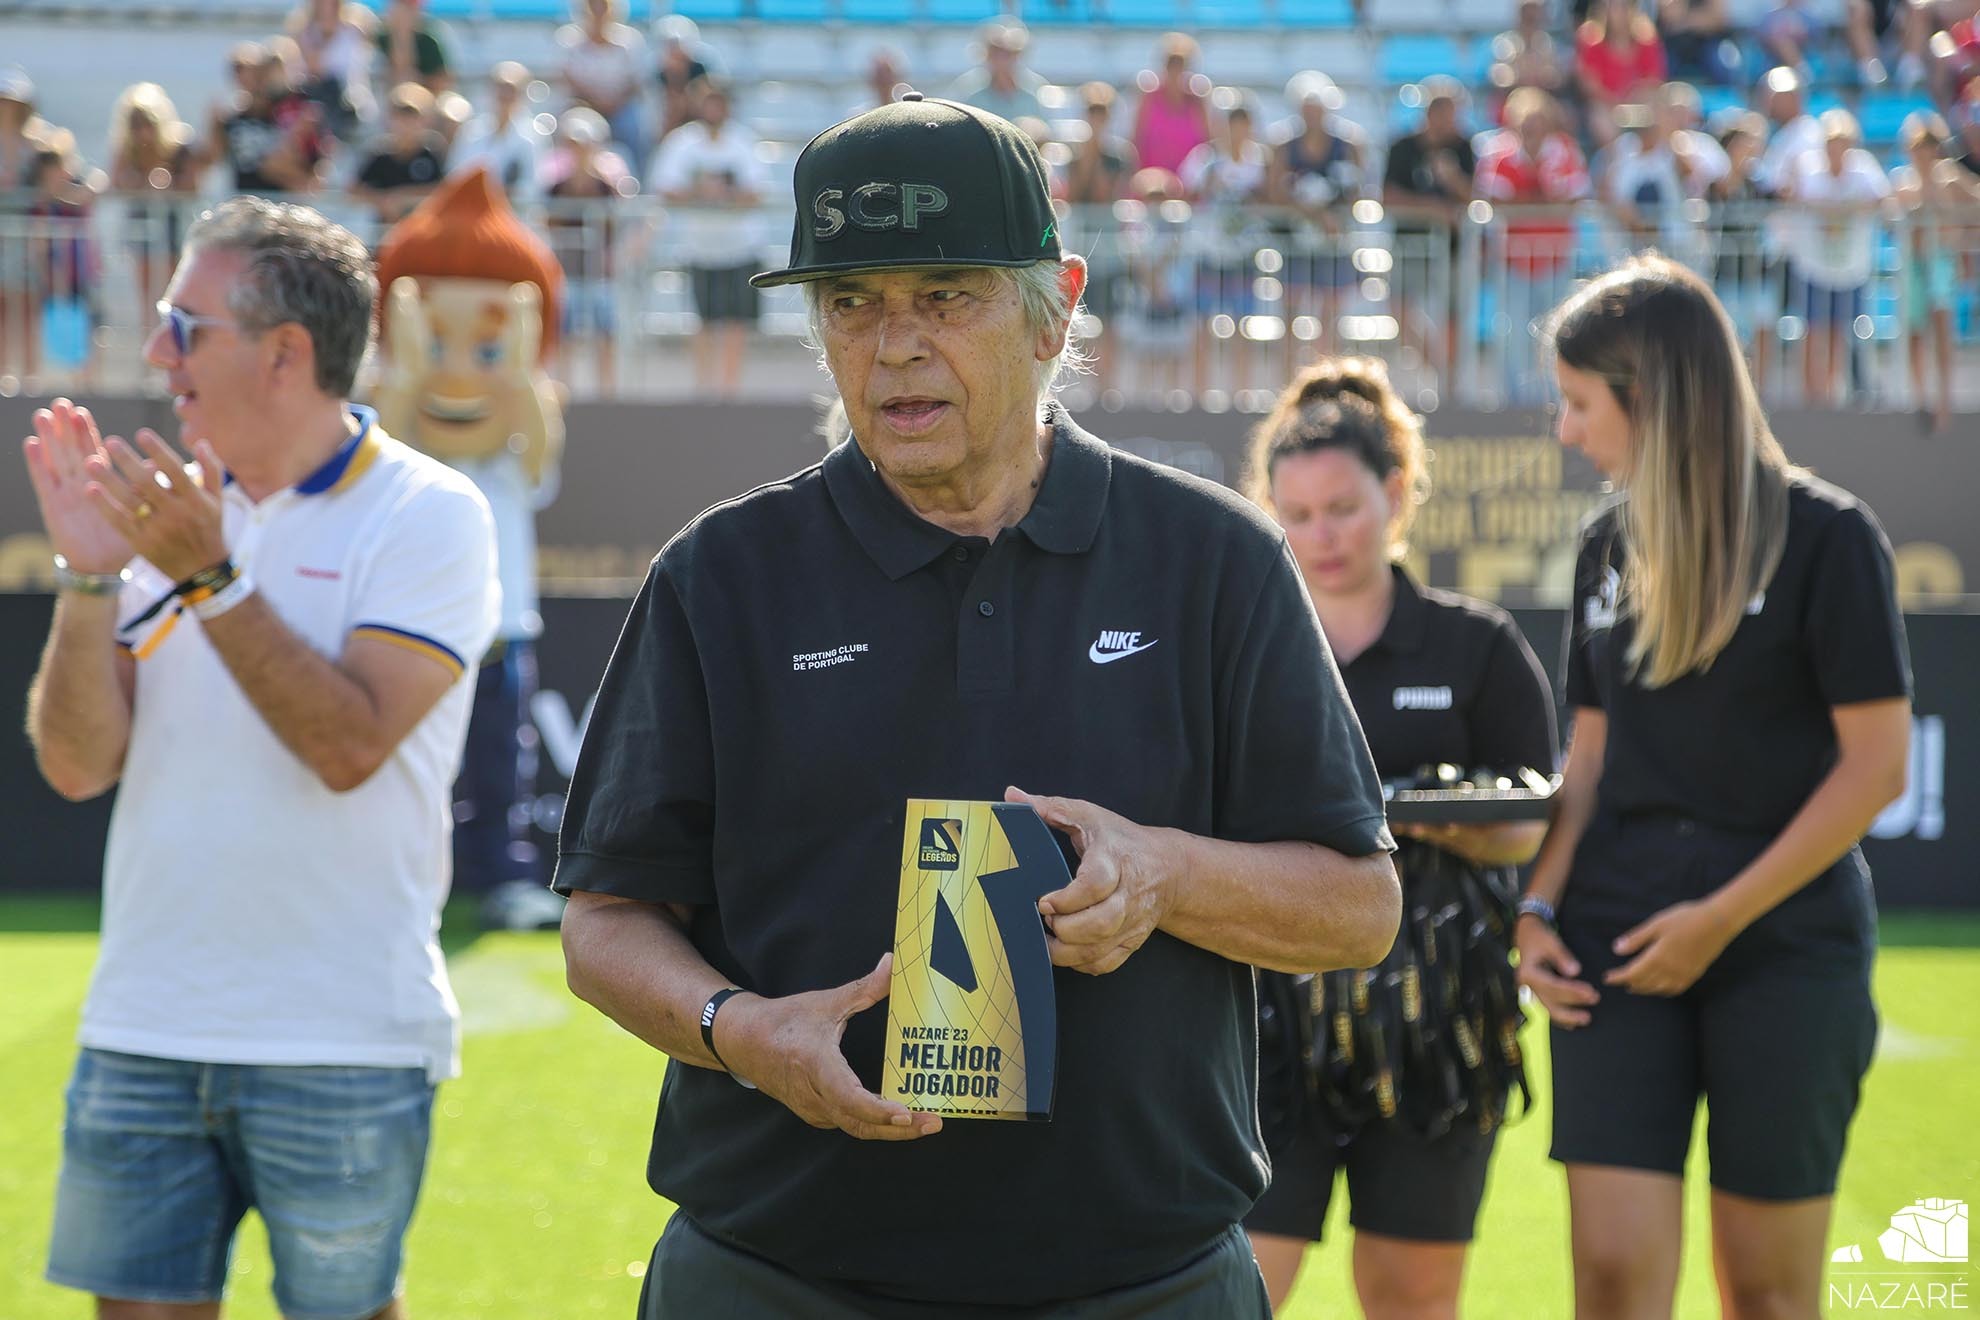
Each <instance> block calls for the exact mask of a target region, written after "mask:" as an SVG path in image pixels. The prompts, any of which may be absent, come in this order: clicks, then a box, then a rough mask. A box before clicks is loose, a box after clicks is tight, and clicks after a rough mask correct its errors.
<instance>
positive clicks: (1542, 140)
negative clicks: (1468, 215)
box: [1478, 87, 1589, 279]
mask: <svg viewBox="0 0 1980 1320" xmlns="http://www.w3.org/2000/svg"><path fill="white" fill-rule="evenodd" d="M1560 122H1561V119H1560V108H1559V106H1557V105H1556V104H1555V102H1554V98H1552V97H1551V96H1548V95H1547V94H1546V93H1544V92H1541V91H1538V90H1537V89H1534V88H1530V87H1526V88H1521V89H1520V90H1518V91H1516V92H1514V93H1513V94H1512V95H1511V96H1510V97H1507V98H1506V124H1507V127H1505V128H1503V129H1501V130H1500V131H1498V132H1497V133H1494V134H1493V135H1492V136H1491V137H1490V138H1488V139H1487V140H1486V144H1485V148H1484V150H1483V151H1482V152H1481V153H1480V154H1479V157H1478V195H1479V196H1480V197H1483V198H1486V199H1488V200H1491V201H1495V202H1504V203H1510V204H1512V205H1515V206H1517V205H1520V204H1525V205H1528V206H1535V205H1549V204H1551V205H1561V204H1564V203H1567V202H1573V201H1577V200H1579V199H1580V198H1583V197H1586V196H1587V195H1588V187H1589V184H1588V162H1587V161H1586V160H1585V159H1584V158H1583V157H1582V154H1581V148H1580V147H1577V146H1576V145H1575V144H1574V139H1573V138H1571V137H1569V136H1568V135H1567V134H1566V133H1564V132H1562V131H1561V130H1560ZM1505 238H1506V254H1507V255H1506V266H1507V269H1509V270H1511V271H1512V272H1513V273H1515V274H1517V275H1522V276H1525V277H1527V278H1529V279H1532V278H1538V277H1540V276H1545V275H1551V274H1553V273H1554V272H1555V271H1558V270H1559V269H1560V268H1561V267H1562V266H1563V265H1565V264H1566V263H1567V260H1568V256H1569V255H1570V253H1571V252H1572V251H1573V248H1574V225H1573V224H1572V223H1571V222H1570V221H1568V220H1567V219H1565V218H1554V217H1548V218H1545V219H1539V218H1531V219H1528V218H1515V219H1511V220H1508V221H1507V222H1506V227H1505Z"/></svg>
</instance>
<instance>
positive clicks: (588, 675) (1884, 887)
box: [0, 593, 1980, 909]
mask: <svg viewBox="0 0 1980 1320" xmlns="http://www.w3.org/2000/svg"><path fill="white" fill-rule="evenodd" d="M51 603H52V598H51V597H49V596H47V595H43V594H36V593H25V594H8V593H0V694H6V700H7V701H8V702H9V703H10V705H11V709H12V710H13V711H15V712H16V715H14V716H12V717H9V718H8V719H6V720H5V721H4V723H0V839H4V840H5V842H4V844H0V893H29V892H48V891H66V892H72V893H73V892H93V891H94V890H95V889H96V888H97V887H98V883H99V876H100V868H101V865H102V859H103V833H104V829H105V826H106V825H107V823H108V821H109V802H110V799H109V797H108V796H107V795H106V796H105V797H103V798H99V799H97V800H96V801H93V802H86V803H70V802H65V801H63V800H62V799H61V798H60V797H59V796H57V795H56V794H55V793H54V792H53V791H52V790H51V789H49V788H48V787H47V785H45V784H44V783H43V782H42V780H41V776H40V774H39V773H38V772H37V771H36V769H35V765H34V757H33V754H32V752H31V751H30V749H29V747H28V743H27V738H26V736H25V735H24V734H23V732H22V730H21V721H20V719H19V718H18V712H20V711H21V710H22V709H23V706H24V702H25V699H26V694H27V685H28V680H29V678H30V677H31V676H32V674H33V672H34V667H35V663H36V661H37V660H38V658H39V656H40V652H41V646H42V642H43V640H44V638H45V637H46V635H47V629H48V617H49V611H50V606H51ZM628 603H629V602H628V601H627V600H625V599H622V598H618V597H613V596H596V597H564V596H551V597H547V598H545V600H544V601H543V617H544V624H545V631H544V637H543V641H542V643H541V645H540V648H539V652H538V654H539V659H540V662H541V673H542V690H541V691H540V692H539V693H538V695H537V700H536V703H535V708H534V711H533V715H534V722H535V724H536V728H537V731H538V733H539V734H540V735H541V739H542V748H543V753H544V754H543V756H542V759H541V766H542V768H541V774H540V778H539V781H538V796H537V800H536V810H535V822H536V834H537V841H538V843H539V844H540V845H542V854H543V856H544V857H545V859H546V862H545V865H546V866H547V865H548V859H549V858H551V857H554V856H555V851H556V831H557V828H558V825H559V824H560V823H561V820H562V813H563V795H564V788H565V785H566V784H567V782H568V779H569V775H570V772H571V767H572V765H573V764H574V763H575V760H576V757H577V749H578V741H579V737H580V735H581V731H582V725H583V721H584V719H585V717H586V715H587V714H588V713H589V711H590V703H591V694H592V692H593V691H594V690H595V689H596V687H597V683H598V678H599V676H600V675H601V674H602V673H603V672H604V669H605V661H606V659H607V658H608V657H609V656H610V655H611V653H612V646H613V643H614V642H615V641H616V640H617V638H618V634H619V626H620V624H621V623H622V622H624V619H625V613H626V609H627V605H628ZM1513 615H1514V617H1515V618H1516V619H1517V620H1518V621H1519V625H1520V627H1521V628H1522V629H1523V630H1524V631H1525V633H1526V635H1527V638H1528V639H1529V640H1530V641H1531V642H1532V644H1533V648H1534V650H1535V651H1536V652H1537V653H1538V654H1539V656H1540V657H1541V659H1542V661H1543V662H1544V663H1545V664H1546V665H1547V667H1548V670H1549V671H1550V675H1551V674H1552V673H1553V671H1554V670H1555V669H1556V667H1557V665H1558V663H1559V660H1560V653H1561V630H1562V626H1563V625H1564V623H1565V622H1566V616H1565V615H1564V614H1563V613H1562V612H1561V611H1558V610H1537V609H1516V610H1514V611H1513ZM1905 626H1906V628H1907V630H1908V631H1909V634H1910V639H1911V659H1912V666H1913V670H1914V673H1915V675H1916V679H1917V692H1918V696H1917V703H1916V707H1915V716H1914V722H1913V737H1912V764H1911V775H1910V782H1909V785H1908V786H1907V788H1906V790H1905V795H1904V797H1902V798H1900V799H1899V800H1898V801H1897V802H1896V803H1894V804H1892V806H1891V807H1890V808H1889V809H1888V810H1886V811H1885V812H1884V814H1883V815H1882V816H1881V817H1880V818H1879V820H1878V822H1877V825H1876V827H1875V828H1874V829H1873V831H1872V835H1871V837H1870V838H1869V839H1867V840H1866V841H1865V843H1864V852H1865V854H1866V855H1867V856H1868V857H1869V859H1870V866H1871V869H1872V871H1873V872H1874V873H1875V875H1876V882H1877V893H1878V898H1879V901H1880V902H1881V903H1883V904H1884V905H1885V906H1887V907H1892V908H1900V907H1903V908H1968V909H1976V908H1980V885H1977V884H1975V883H1974V879H1975V865H1974V861H1973V859H1974V858H1975V857H1976V856H1980V812H1976V811H1975V810H1974V809H1973V808H1974V806H1975V805H1976V800H1975V795H1976V792H1980V684H1975V683H1974V682H1973V681H1972V674H1971V669H1972V663H1973V657H1975V656H1976V655H1980V615H1975V614H1909V615H1907V616H1906V617H1905ZM1103 805H1104V804H1103ZM218 819H219V823H218V824H216V828H224V820H225V812H224V811H223V812H222V813H221V816H220V817H219V818H218Z"/></svg>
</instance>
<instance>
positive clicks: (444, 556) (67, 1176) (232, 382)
mask: <svg viewBox="0 0 1980 1320" xmlns="http://www.w3.org/2000/svg"><path fill="white" fill-rule="evenodd" d="M376 295H377V284H376V282H375V281H374V280H373V278H372V274H371V263H370V259H369V257H368V256H367V254H366V252H365V249H364V245H363V244H362V243H360V242H359V241H358V240H357V239H356V238H355V237H354V236H352V235H351V234H350V233H349V232H348V231H347V230H344V229H342V228H340V227H338V226H336V225H333V224H331V223H330V222H329V221H327V220H325V219H323V217H321V216H319V215H317V214H316V213H315V212H314V211H310V210H306V209H304V208H302V207H296V206H281V205H277V204H275V203H272V202H267V201H262V200H259V199H254V198H237V199H235V200H233V201H230V202H228V203H226V204H225V205H223V206H221V207H220V208H219V209H218V210H216V211H214V212H211V213H209V214H207V215H205V216H202V217H201V218H200V220H199V222H198V223H197V224H195V225H194V226H193V227H192V230H191V232H190V233H188V235H187V237H186V255H185V258H184V260H183V261H182V262H181V264H180V266H179V269H178V271H177V273H176V274H175V275H174V276H173V278H172V282H171V284H170V285H169V286H168V288H167V290H166V298H165V301H164V302H163V303H161V304H160V306H159V312H160V318H161V319H160V324H159V327H158V328H157V329H156V330H154V331H152V334H151V339H150V341H149V342H148V344H147V346H146V354H147V357H148V358H149V359H150V361H151V363H152V365H154V366H156V367H157V368H158V369H159V370H160V371H162V372H164V373H165V376H166V379H167V381H168V382H169V384H170V388H171V390H172V392H173V395H174V399H173V410H174V411H175V412H176V413H177V414H178V416H179V420H180V424H181V436H182V439H183V441H184V442H185V443H186V444H187V445H188V446H189V447H190V448H191V449H192V450H193V452H194V453H195V454H196V455H197V457H198V460H199V461H198V464H197V465H196V466H186V465H183V464H181V462H180V461H179V459H178V457H177V456H176V455H175V454H174V452H173V451H172V450H171V449H169V448H168V447H167V446H166V444H165V442H164V441H163V440H161V439H160V438H159V437H158V436H156V435H154V434H153V433H151V432H149V431H140V432H138V434H137V443H136V445H135V446H133V445H130V444H126V443H125V442H124V441H123V440H121V439H117V438H115V437H112V438H111V439H109V440H108V441H103V440H100V439H99V437H98V433H97V430H96V425H95V423H94V422H93V421H92V420H91V418H90V415H89V413H88V411H87V410H86V409H80V408H75V407H73V406H71V405H70V404H69V403H68V401H67V400H57V401H56V403H55V406H54V407H53V408H52V409H47V410H43V411H41V412H38V413H36V414H35V432H36V434H35V435H34V436H33V437H32V438H30V439H29V440H28V441H27V442H26V446H25V449H26V455H27V464H28V473H29V476H30V477H31V478H32V480H33V483H34V491H35V496H36V498H37V499H38V501H39V502H40V505H41V514H42V518H43V520H44V522H45V523H46V524H47V528H48V535H49V539H50V540H51V541H53V542H54V545H55V549H56V552H57V553H56V558H55V574H56V584H57V587H58V589H59V592H60V594H59V597H58V599H57V602H56V607H55V619H54V623H53V626H52V629H51V632H50V636H49V640H48V648H47V650H46V652H45V653H44V655H43V657H42V664H41V671H40V672H39V673H38V674H37V675H36V676H35V680H34V686H33V688H32V690H31V691H30V694H29V698H28V735H29V737H30V738H31V739H32V740H33V743H34V749H35V754H36V756H37V757H38V758H39V761H40V765H41V770H42V773H43V775H44V776H46V778H47V779H48V782H49V783H50V784H51V785H53V786H54V787H55V789H56V790H57V791H58V792H60V793H61V794H62V795H63V796H65V797H68V798H72V799H82V798H89V797H94V796H96V795H97V794H100V793H103V792H106V791H107V790H109V789H110V788H111V787H112V786H113V785H117V786H119V787H118V793H117V804H116V807H115V809H114V810H113V811H112V813H111V817H110V839H109V847H108V852H107V855H106V857H105V859H104V867H103V943H102V952H101V954H100V955H99V957H98V960H97V965H96V974H95V977H94V979H93V980H92V981H91V984H90V991H89V998H88V1001H87V1002H86V1003H85V1004H84V1006H83V1015H82V1029H81V1032H80V1036H81V1041H82V1046H83V1049H82V1055H81V1058H80V1060H79V1061H78V1062H77V1064H76V1072H75V1078H74V1080H73V1081H72V1082H71V1084H70V1086H69V1092H68V1106H69V1107H68V1116H67V1122H66V1124H65V1127H64V1133H63V1151H62V1174H61V1181H60V1185H59V1187H58V1188H57V1192H56V1202H55V1228H54V1233H53V1239H52V1242H51V1245H50V1248H49V1262H48V1277H49V1279H50V1280H52V1281H53V1282H56V1283H60V1284H66V1285H68V1286H70V1287H73V1288H81V1289H85V1290H87V1291H89V1292H92V1293H95V1294H96V1295H97V1298H98V1302H97V1312H96V1314H97V1315H98V1316H99V1317H102V1318H103V1320H168V1318H169V1317H183V1318H184V1320H211V1317H213V1316H215V1315H217V1314H219V1302H220V1298H221V1294H222V1292H223V1289H224V1285H225V1284H226V1281H227V1273H228V1270H227V1261H228V1257H229V1255H230V1254H231V1251H232V1245H233V1239H234V1232H235V1229H236V1228H237V1227H238V1226H239V1224H240V1221H241V1218H242V1216H243V1214H245V1212H246V1211H247V1210H248V1209H250V1208H252V1209H255V1210H257V1211H259V1212H260V1215H261V1218H262V1221H263V1222H264V1223H265V1224H266V1226H267V1229H268V1239H269V1246H270V1248H271V1250H272V1253H273V1256H274V1261H275V1280H274V1283H275V1298H276V1301H277V1303H278V1304H279V1305H280V1306H281V1309H282V1312H283V1313H284V1314H285V1315H288V1316H292V1317H300V1316H311V1317H323V1318H324V1320H330V1318H331V1317H343V1318H344V1320H359V1318H360V1317H366V1316H370V1317H379V1318H384V1320H399V1318H401V1317H403V1316H404V1315H405V1310H404V1307H403V1305H402V1304H401V1303H400V1302H399V1301H398V1300H396V1298H397V1293H398V1289H399V1263H400V1258H401V1249H400V1248H401V1243H402V1241H403V1238H404V1234H405V1230H406V1225H407V1223H408V1222H409V1221H410V1219H411V1218H412V1212H413V1204H414V1202H415V1200H416V1199H417V1196H418V1193H419V1184H420V1177H421V1174H422V1172H423V1170H424V1167H425V1160H426V1147H427V1134H428V1127H429V1120H430V1117H431V1112H432V1105H433V1089H434V1083H435V1082H436V1081H437V1080H438V1079H440V1078H443V1077H447V1076H450V1075H452V1074H453V1073H455V1072H456V1071H458V1060H459V1055H460V1049H459V1030H458V1027H459V1023H458V1018H459V1013H458V1011H457V1010H456V1008H455V1005H454V997H453V993H452V992H451V991H450V990H449V989H448V986H447V975H446V971H445V968H444V966H443V964H442V963H441V959H440V949H439V946H438V944H437V943H436V941H435V938H434V936H435V931H436V929H437V927H438V925H439V910H440V904H441V901H442V900H443V899H444V898H445V897H446V892H447V865H448V858H447V832H448V828H449V825H450V824H451V821H452V816H451V811H450V807H451V796H450V794H449V791H448V790H449V786H450V785H451V784H452V782H453V777H454V770H455V767H456V766H457V765H458V764H459V761H460V755H461V742H462V738H463V737H464V734H465V730H466V727H467V718H468V706H469V701H470V698H471V696H472V689H473V680H472V679H471V678H464V666H463V664H462V657H463V656H479V655H481V653H482V652H483V651H484V650H486V649H487V646H488V643H489V640H490V639H491V637H492V636H493V634H494V631H495V621H496V605H497V599H498V588H497V586H496V581H495V538H494V531H493V528H492V526H491V524H490V521H489V515H488V506H487V504H486V502H484V501H483V499H482V497H481V495H480V493H479V492H478V491H477V490H476V489H475V488H474V486H473V484H472V483H470V482H469V481H468V479H467V478H466V477H463V476H460V475H459V474H457V473H455V472H454V471H453V470H451V469H450V468H447V467H445V466H443V465H442V464H440V463H439V462H437V461H435V460H433V459H429V458H426V457H423V456H422V455H420V454H417V453H415V452H414V451H412V450H411V449H409V448H407V447H406V446H404V445H401V444H399V443H398V442H397V441H395V440H393V439H391V438H390V437H389V436H387V435H385V434H384V433H383V432H382V431H380V429H379V428H378V426H377V423H376V420H375V419H374V418H373V417H372V416H371V414H370V411H369V410H368V409H363V408H355V407H352V406H351V405H350V404H349V403H347V402H346V397H347V396H348V395H349V393H350V389H351V384H352V381H353V379H354V378H355V377H356V375H357V370H358V365H359V363H360V362H361V361H362V359H363V357H364V353H365V348H366V345H367V343H368V341H369V339H370V334H371V320H372V304H373V302H374V300H375V298H376Z"/></svg>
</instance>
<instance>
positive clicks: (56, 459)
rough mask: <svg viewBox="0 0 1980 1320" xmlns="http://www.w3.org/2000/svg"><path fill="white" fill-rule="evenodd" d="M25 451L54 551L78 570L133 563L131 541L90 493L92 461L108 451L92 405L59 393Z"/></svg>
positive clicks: (110, 569)
mask: <svg viewBox="0 0 1980 1320" xmlns="http://www.w3.org/2000/svg"><path fill="white" fill-rule="evenodd" d="M21 453H22V455H23V456H24V457H25V458H26V459H27V470H28V481H29V482H30V483H31V484H32V485H33V486H34V498H35V503H37V504H38V505H40V506H41V523H42V526H44V527H46V528H47V529H48V539H49V541H50V542H51V543H53V545H54V547H55V553H56V554H59V555H61V556H62V558H64V559H66V560H67V561H68V563H69V567H70V568H72V569H74V570H75V571H76V572H78V573H115V572H118V571H120V570H121V569H122V568H123V567H124V565H126V564H128V563H130V562H131V556H132V554H133V553H135V552H134V551H133V550H132V549H131V543H130V542H129V541H127V540H126V539H124V536H123V534H122V533H121V532H119V531H118V530H117V528H116V527H115V526H114V525H113V524H112V523H111V522H110V520H109V519H108V518H106V517H105V516H104V514H103V511H102V510H101V509H100V508H99V507H98V506H97V505H96V504H95V503H94V502H93V501H91V499H90V498H89V487H90V479H91V474H90V470H89V467H88V463H89V460H90V459H92V458H96V457H99V456H101V455H102V454H103V438H102V436H100V435H99V434H98V433H97V430H96V419H95V418H94V417H91V416H90V415H89V409H87V408H78V407H76V406H75V405H74V404H72V403H70V402H69V401H68V400H67V399H57V400H55V402H54V404H53V405H52V406H50V407H47V408H42V409H39V410H37V411H36V412H35V414H34V434H33V435H32V436H29V437H28V438H27V439H26V440H25V441H23V442H22V444H21Z"/></svg>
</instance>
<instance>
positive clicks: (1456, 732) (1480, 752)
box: [1341, 568, 1560, 779]
mask: <svg viewBox="0 0 1980 1320" xmlns="http://www.w3.org/2000/svg"><path fill="white" fill-rule="evenodd" d="M1391 571H1392V573H1393V574H1394V579H1395V602H1394V604H1393V605H1391V606H1390V608H1389V621H1388V623H1386V624H1385V625H1383V628H1382V635H1381V636H1380V637H1378V638H1376V639H1375V642H1374V644H1373V645H1371V646H1370V647H1369V648H1368V649H1367V650H1365V651H1363V652H1362V653H1361V654H1360V655H1358V656H1356V657H1355V658H1354V659H1353V660H1351V661H1349V662H1348V663H1347V664H1345V665H1343V666H1342V667H1341V678H1342V679H1343V680H1344V681H1345V682H1346V684H1347V691H1348V698H1349V699H1350V700H1351V701H1352V702H1353V703H1354V712H1355V714H1356V715H1357V716H1358V717H1359V718H1360V720H1361V729H1362V732H1363V733H1365V734H1366V735H1367V736H1368V750H1369V751H1370V752H1372V753H1373V754H1374V756H1375V769H1376V770H1377V771H1379V772H1380V773H1381V775H1382V777H1383V778H1384V779H1395V778H1400V777H1402V776H1406V775H1409V774H1411V773H1413V772H1414V771H1415V770H1416V769H1417V768H1418V767H1419V766H1425V765H1436V764H1437V763H1438V762H1440V761H1448V762H1450V763H1451V764H1452V765H1457V766H1462V767H1464V768H1465V769H1467V770H1470V769H1475V768H1479V767H1490V768H1492V769H1495V770H1514V769H1517V768H1519V767H1520V766H1532V767H1533V768H1534V769H1535V770H1538V771H1540V772H1541V773H1542V774H1551V773H1552V772H1553V769H1554V765H1555V761H1556V759H1557V757H1558V754H1559V753H1558V750H1557V749H1558V748H1559V746H1560V744H1559V741H1558V740H1557V738H1556V736H1555V727H1554V697H1553V692H1552V690H1551V689H1550V688H1549V687H1548V684H1547V674H1546V671H1545V670H1543V669H1542V668H1541V667H1540V661H1539V660H1538V659H1537V658H1536V657H1535V656H1534V654H1533V648H1532V647H1530V646H1528V645H1527V644H1526V638H1525V637H1524V636H1523V635H1522V634H1521V633H1520V631H1519V625H1518V624H1516V623H1514V622H1513V621H1512V616H1511V615H1509V614H1507V613H1506V612H1505V611H1504V610H1502V609H1500V608H1498V607H1497V606H1496V605H1488V604H1486V603H1485V602H1484V601H1479V600H1473V599H1471V598H1470V597H1468V596H1460V595H1458V594H1457V593H1455V592H1450V591H1438V590H1436V589H1434V588H1424V587H1419V586H1418V585H1417V584H1416V583H1415V581H1414V580H1412V579H1411V577H1410V576H1409V574H1408V573H1405V572H1404V571H1403V570H1402V569H1401V568H1395V569H1392V570H1391Z"/></svg>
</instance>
